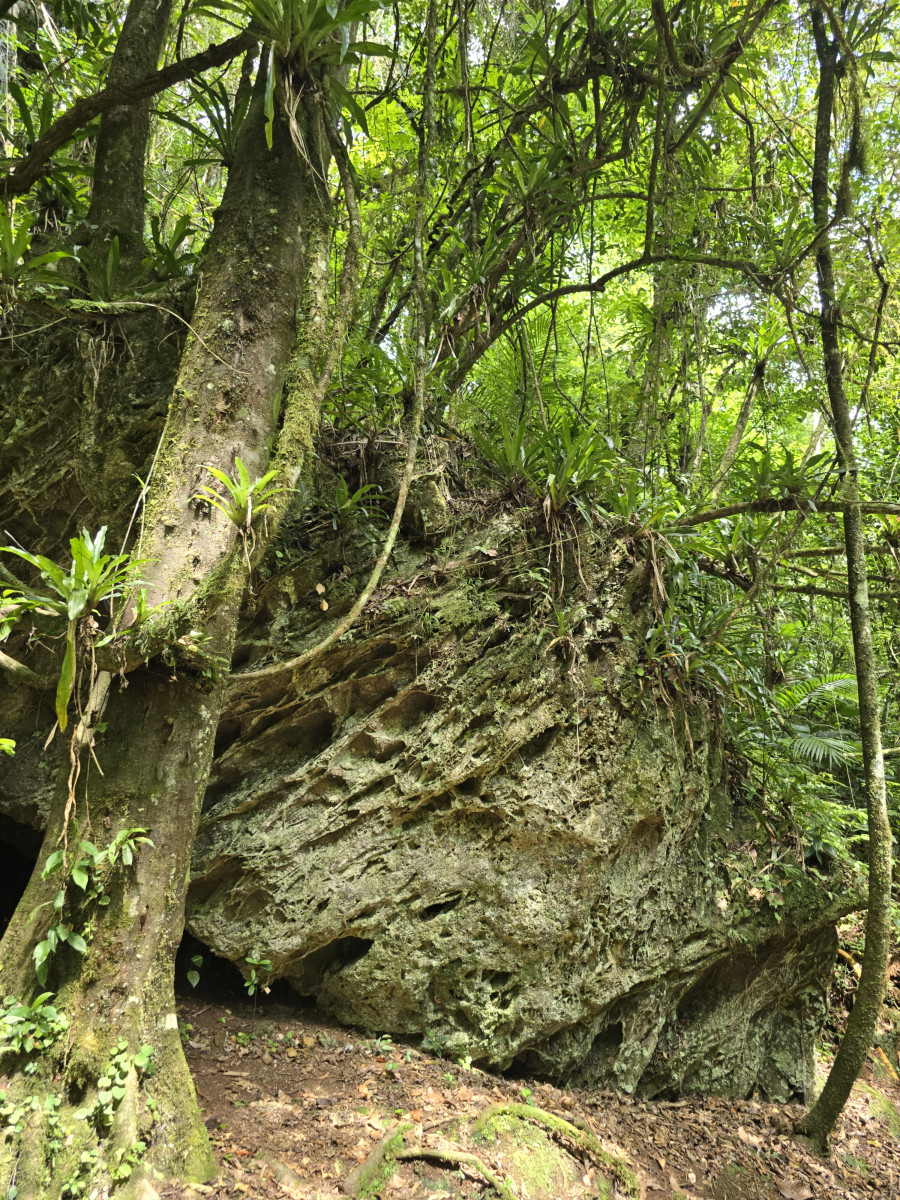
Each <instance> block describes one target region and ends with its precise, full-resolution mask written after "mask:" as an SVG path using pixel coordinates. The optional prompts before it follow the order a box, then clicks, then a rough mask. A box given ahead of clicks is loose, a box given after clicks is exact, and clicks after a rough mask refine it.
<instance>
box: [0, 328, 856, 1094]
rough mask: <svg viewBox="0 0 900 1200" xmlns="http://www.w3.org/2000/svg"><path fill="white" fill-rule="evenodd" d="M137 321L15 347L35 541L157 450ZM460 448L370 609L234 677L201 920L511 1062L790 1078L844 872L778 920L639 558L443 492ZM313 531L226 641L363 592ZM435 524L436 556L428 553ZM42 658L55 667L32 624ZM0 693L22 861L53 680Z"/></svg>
mask: <svg viewBox="0 0 900 1200" xmlns="http://www.w3.org/2000/svg"><path fill="white" fill-rule="evenodd" d="M132 319H133V318H130V317H128V318H126V317H122V318H121V321H126V320H127V321H130V320H132ZM154 319H155V318H154ZM121 321H120V323H119V324H117V325H116V326H115V328H113V327H112V326H110V327H109V328H107V327H106V326H105V325H102V324H101V325H100V326H98V325H97V323H96V321H95V322H94V324H93V325H91V326H90V335H89V334H88V333H87V332H85V331H82V332H80V333H78V332H75V333H73V332H72V331H70V330H69V331H65V332H64V335H63V334H60V345H59V346H58V347H57V351H58V353H55V354H51V355H49V356H47V355H44V354H41V355H38V354H34V355H31V354H30V352H28V351H27V349H26V351H23V352H22V353H20V354H19V355H18V356H16V357H15V358H14V359H12V358H11V359H9V360H8V361H7V362H6V365H5V366H4V368H3V371H2V372H0V394H4V395H9V396H15V401H14V403H13V402H10V403H9V404H5V405H4V406H3V407H2V412H0V480H2V483H0V516H2V517H3V521H2V523H0V527H2V528H9V529H11V530H15V532H16V535H17V536H18V537H19V538H20V540H22V541H23V542H24V543H25V544H27V545H28V546H29V548H30V549H39V550H42V551H43V552H45V553H49V554H51V555H52V554H55V553H57V552H58V551H59V547H60V544H61V542H62V539H64V538H65V537H67V536H68V535H69V534H71V532H72V531H73V529H72V516H73V513H74V515H75V519H76V521H77V522H84V523H86V524H88V525H89V526H91V527H92V528H95V527H96V526H97V525H98V524H99V523H100V522H101V520H108V521H109V522H110V524H111V526H112V528H113V530H114V533H115V538H116V544H118V538H119V537H120V536H121V534H122V533H123V532H124V529H125V526H126V525H127V521H128V518H129V515H130V512H131V508H132V505H133V488H132V479H131V475H132V472H134V471H135V470H137V471H138V473H139V474H142V475H143V476H144V477H146V474H147V471H148V470H149V465H150V461H151V459H152V455H153V449H154V447H155V445H156V440H157V438H158V432H159V428H160V425H161V420H162V416H163V413H164V410H165V402H166V397H167V395H168V388H169V386H170V382H171V373H172V369H173V366H174V362H175V361H176V359H177V353H176V351H177V346H176V344H175V339H174V338H173V337H172V336H171V334H172V329H171V328H170V327H169V326H168V325H167V324H166V323H165V322H162V321H161V322H159V323H158V325H159V327H158V328H156V327H155V326H154V327H153V328H152V329H148V328H145V327H144V326H143V325H142V326H141V329H140V335H141V336H140V337H137V336H135V337H131V336H129V337H127V338H125V337H120V336H119V333H118V332H117V330H120V326H121ZM145 324H146V323H145ZM23 344H24V345H25V346H26V348H27V347H29V346H30V345H31V344H32V343H27V342H26V343H23ZM132 346H135V347H137V349H136V351H133V350H132ZM78 364H80V365H78ZM48 430H50V431H52V432H53V435H54V436H53V438H52V439H49V440H48V438H49V435H48V434H47V431H48ZM45 441H46V443H47V444H46V445H45V444H44V443H45ZM442 445H443V444H437V445H436V446H435V447H434V448H432V449H433V453H432V454H431V457H430V459H429V462H428V463H427V466H426V469H425V471H424V473H423V476H422V480H420V481H419V483H418V485H417V488H416V489H414V493H413V503H412V505H411V507H410V511H409V513H408V520H407V521H406V523H405V527H406V528H407V531H408V533H409V535H410V537H412V538H413V539H418V540H419V543H420V548H419V549H414V548H413V547H412V546H406V547H405V548H403V549H401V551H400V552H399V554H398V557H397V570H396V571H395V572H394V575H393V582H390V583H389V584H388V585H387V586H386V587H384V588H382V590H381V592H380V593H379V597H378V602H377V604H375V605H373V606H370V609H369V613H368V615H367V619H366V623H365V624H364V625H362V626H360V627H359V628H358V629H357V630H356V631H355V632H354V633H353V634H351V635H350V636H349V637H348V638H346V639H344V641H342V642H341V643H340V644H339V645H338V646H337V647H335V648H333V649H332V651H331V652H330V653H328V654H327V655H325V656H323V657H322V658H321V659H320V660H319V661H317V663H316V664H315V667H314V668H313V669H310V670H308V671H306V672H305V673H304V674H303V675H302V676H300V677H298V678H296V679H292V677H291V675H290V673H289V672H287V673H283V674H276V675H274V676H270V677H269V678H267V679H266V680H264V681H257V682H245V683H243V684H242V683H241V682H240V681H238V683H237V684H236V687H235V691H234V694H233V698H232V702H231V705H230V708H229V710H228V712H227V713H226V715H225V718H224V720H223V722H222V725H221V728H220V730H219V737H218V755H217V760H216V767H215V773H214V777H213V782H212V784H211V786H210V789H209V794H208V804H207V812H206V817H205V823H204V826H203V829H202V832H201V836H200V839H199V841H198V844H197V848H196V855H195V862H194V869H193V884H192V889H191V894H190V899H189V911H188V927H189V929H190V930H191V931H192V932H193V933H195V934H196V935H197V936H198V937H200V938H201V939H203V940H204V941H205V942H206V943H207V944H208V945H209V946H210V947H211V948H212V949H213V950H214V951H215V952H216V953H218V954H222V955H225V956H228V957H230V958H232V959H233V960H234V961H235V962H237V963H238V964H241V963H243V962H244V960H245V959H246V958H247V956H248V955H253V954H254V952H255V953H256V955H257V956H261V957H264V958H266V957H267V958H269V959H270V960H271V962H272V965H273V973H274V974H275V975H277V976H281V977H284V978H287V979H289V980H290V981H291V982H292V983H293V985H294V986H295V988H296V989H297V991H298V992H299V993H301V994H303V995H306V996H314V997H316V998H317V1000H318V1002H319V1004H320V1005H322V1006H323V1007H325V1008H327V1009H329V1010H330V1011H331V1012H333V1013H334V1014H335V1015H337V1016H338V1017H339V1018H340V1019H342V1020H344V1021H346V1022H348V1023H351V1024H355V1025H362V1026H365V1027H368V1028H371V1029H374V1030H378V1031H381V1032H394V1033H402V1034H405V1035H410V1034H429V1035H430V1037H431V1040H432V1044H437V1045H440V1044H443V1045H444V1046H445V1047H446V1049H447V1050H448V1052H454V1053H456V1054H469V1055H471V1056H472V1058H473V1059H474V1060H476V1061H479V1062H482V1063H485V1064H490V1065H493V1066H496V1067H510V1066H519V1067H521V1068H523V1069H528V1070H532V1071H534V1070H536V1071H541V1072H544V1073H547V1074H550V1075H552V1076H554V1077H557V1078H563V1079H571V1080H577V1081H580V1082H597V1083H601V1082H608V1083H611V1084H613V1085H615V1086H618V1087H622V1088H626V1089H629V1090H636V1091H641V1092H645V1093H647V1094H660V1093H673V1094H674V1093H679V1092H682V1091H693V1092H712V1093H716V1092H718V1093H725V1094H738V1095H740V1094H746V1093H748V1092H750V1091H752V1090H753V1089H754V1088H759V1089H761V1090H762V1091H764V1092H765V1093H766V1094H768V1095H770V1096H773V1097H787V1096H789V1095H791V1094H795V1093H802V1092H803V1091H804V1090H805V1088H806V1086H807V1084H808V1082H809V1080H810V1078H811V1072H812V1059H811V1055H812V1039H813V1035H814V1032H815V1030H816V1028H817V1026H818V1024H819V1022H820V1020H821V1017H822V1014H823V1009H824V989H825V985H826V982H827V979H828V976H829V974H830V967H831V961H832V957H833V953H834V932H833V928H832V924H833V921H834V918H835V917H836V916H838V915H840V912H841V911H847V910H849V909H850V908H851V907H853V901H854V899H855V898H853V897H851V898H849V899H845V900H844V901H843V903H842V905H841V903H838V904H835V903H834V902H832V901H831V900H830V899H829V898H828V897H827V896H818V895H816V893H815V891H814V889H812V888H811V887H810V888H806V889H804V888H800V887H797V886H795V887H794V888H793V889H792V891H790V892H788V893H787V894H786V897H785V900H786V903H785V908H784V911H783V913H782V915H781V917H780V919H778V918H777V917H776V914H775V913H774V912H773V911H772V910H771V909H770V908H768V907H767V906H766V904H765V903H764V902H753V901H752V900H751V899H750V898H749V894H748V889H747V884H746V882H741V881H739V880H738V876H737V873H736V872H735V870H734V868H735V864H736V863H737V861H738V859H739V858H740V857H741V855H743V861H744V863H745V865H746V862H748V861H749V859H748V858H747V856H746V854H744V852H743V851H742V850H741V845H742V843H744V842H746V840H747V839H748V838H749V837H750V836H751V831H750V830H749V829H748V828H747V827H746V824H745V821H744V817H743V814H742V813H741V811H740V809H739V808H735V807H734V805H733V803H732V800H731V799H730V798H729V795H728V793H727V790H726V788H725V786H724V782H723V779H724V774H723V753H722V748H721V745H720V741H719V734H718V727H717V723H716V720H715V717H714V715H712V714H710V713H709V712H708V711H707V710H706V708H705V707H703V706H702V705H701V704H695V705H694V706H693V707H690V708H687V709H686V708H685V707H684V705H683V704H682V703H681V702H680V701H678V700H676V699H675V698H674V694H668V695H664V694H663V693H662V692H661V691H660V690H659V689H658V688H655V687H653V686H651V684H650V679H649V674H647V675H642V674H641V672H642V670H643V668H641V667H640V665H639V655H638V649H639V647H640V646H641V645H642V644H643V635H644V632H645V629H646V624H647V620H648V616H647V612H646V602H645V600H642V598H641V595H640V592H641V586H642V583H643V572H642V570H641V568H640V567H637V566H635V565H634V564H633V563H632V562H631V561H630V560H629V559H628V557H627V553H626V550H625V549H624V548H623V546H622V544H621V543H619V544H615V543H611V544H606V543H604V542H603V541H601V540H595V539H593V538H592V537H590V536H588V535H586V534H585V535H583V536H582V538H581V545H580V552H579V553H578V554H576V548H575V546H574V545H573V543H572V542H571V540H570V539H571V532H572V531H571V530H569V531H566V532H565V534H564V537H563V539H562V540H561V541H560V543H559V544H558V545H557V547H556V549H555V550H553V548H550V549H548V546H547V532H546V530H544V529H543V528H541V527H540V522H539V521H538V524H537V526H536V525H535V522H534V518H533V517H526V518H525V519H524V521H523V520H520V519H519V517H516V516H513V515H508V516H506V517H502V516H495V517H493V518H491V519H486V518H483V517H482V518H479V519H477V518H476V517H475V515H474V514H470V516H469V517H468V518H466V519H465V520H463V517H462V516H461V508H460V506H457V508H456V510H455V511H454V512H452V513H448V511H447V507H446V504H445V500H444V498H443V495H442V493H441V490H440V488H439V487H438V486H437V485H436V484H435V482H434V476H435V473H436V472H437V471H439V470H440V468H441V466H442V465H443V464H444V462H445V459H446V446H443V449H442ZM39 446H40V447H41V453H38V451H37V447H39ZM75 448H77V450H78V452H77V453H75ZM394 450H395V453H394V458H393V459H392V458H391V457H390V451H386V452H385V457H384V460H383V461H382V463H381V467H380V476H379V477H380V478H381V482H382V486H383V487H384V488H385V490H386V491H387V492H390V491H391V488H392V484H393V483H395V478H394V477H395V476H396V471H397V462H399V461H400V460H401V459H402V447H400V448H399V449H398V448H397V447H394ZM395 459H396V461H394V460H395ZM351 470H352V467H351ZM345 473H346V472H345ZM319 482H320V485H321V486H320V487H319V494H320V496H322V495H327V494H328V485H327V481H322V480H320V481H319ZM333 482H334V481H332V490H333ZM520 516H521V514H520ZM529 521H530V522H531V534H530V535H528V534H526V532H525V526H527V525H528V523H529ZM461 525H465V527H466V528H468V529H469V530H470V532H469V533H468V534H463V533H462V532H460V526H461ZM300 528H301V530H302V528H304V527H303V526H302V523H301V527H300ZM326 529H327V531H328V536H327V537H325V538H322V537H321V535H320V544H319V545H318V547H315V548H312V549H311V548H310V545H309V542H308V540H307V541H306V542H303V546H304V550H303V553H304V555H305V560H304V561H305V565H304V566H301V567H299V568H295V569H292V570H285V571H282V572H281V573H280V574H279V575H277V576H276V577H275V578H273V579H272V580H271V581H270V582H269V584H268V585H267V586H266V587H265V588H264V589H263V590H262V591H261V594H260V595H259V596H258V597H257V598H256V600H255V604H256V615H255V617H254V619H253V621H252V622H251V625H250V627H249V629H248V630H247V632H246V634H245V637H244V640H243V643H242V646H241V647H240V649H239V652H238V658H237V663H238V664H239V665H240V664H241V663H243V664H248V665H250V666H252V665H254V663H255V661H256V660H257V659H259V658H261V657H264V656H266V655H269V656H271V657H274V658H276V659H279V658H289V657H290V656H291V654H292V653H295V652H296V651H297V650H299V649H303V648H305V647H306V646H307V645H310V644H313V643H314V642H316V641H317V640H318V639H319V637H320V636H321V635H322V633H324V632H325V631H326V630H327V628H328V622H329V621H330V620H331V619H332V618H334V617H339V616H340V615H341V614H342V612H343V611H344V610H345V608H346V607H347V605H348V604H349V602H350V597H351V596H352V595H353V594H355V591H356V590H357V589H358V579H353V578H351V577H350V575H349V572H348V571H347V570H345V569H344V555H345V554H346V555H347V557H348V558H349V560H350V561H351V562H354V561H355V560H354V553H355V551H354V539H353V537H352V536H349V535H348V538H347V544H346V546H345V545H344V544H343V542H342V536H343V535H341V536H337V537H331V531H330V523H329V522H328V521H327V520H326ZM448 529H449V530H450V532H449V533H447V530H448ZM339 533H340V531H339ZM442 533H446V538H445V543H444V544H442V545H441V547H440V551H439V552H436V553H435V554H433V555H432V554H429V553H428V552H427V551H426V550H425V549H422V548H421V542H422V539H425V538H429V537H430V538H432V539H434V538H435V537H436V536H440V535H441V534H442ZM303 536H304V537H305V536H306V534H304V535H303ZM288 540H290V537H289V538H288ZM356 546H357V551H358V547H359V539H357V540H356ZM561 546H565V564H564V569H563V570H562V572H561V574H562V585H561V586H559V585H558V583H557V582H556V581H557V580H558V579H559V577H560V570H559V567H560V562H559V555H560V547H561ZM282 552H283V553H286V554H290V553H291V551H290V548H289V547H288V546H285V547H284V548H283V551H282ZM548 555H549V558H548ZM282 561H284V560H282ZM548 563H549V565H550V567H551V568H552V569H551V570H548ZM319 582H322V583H325V584H326V585H327V588H328V592H327V595H328V600H329V603H330V608H329V610H328V615H327V616H323V615H322V613H321V612H320V610H319V597H318V596H317V595H316V593H315V585H316V584H317V583H319ZM20 643H21V644H20ZM12 649H13V651H14V652H16V653H20V652H21V653H22V655H24V653H25V650H26V646H25V639H24V636H23V637H22V638H21V639H19V641H18V642H17V644H16V645H15V646H13V647H12ZM27 661H28V662H29V664H30V665H31V666H32V667H33V668H34V669H35V670H37V671H38V672H41V671H44V670H49V669H50V668H52V666H53V658H52V655H51V654H50V653H49V652H47V651H44V650H41V648H40V647H38V648H37V649H36V650H35V651H34V652H33V653H32V654H30V655H29V656H28V660H27ZM163 679H164V676H161V682H162V680H163ZM0 693H2V694H0V700H2V707H3V719H4V725H3V730H2V732H3V733H4V735H6V736H13V737H15V738H16V739H17V741H18V748H17V754H16V757H15V758H14V759H4V761H3V762H2V763H0V775H2V780H0V813H2V814H3V816H4V817H5V818H12V821H9V820H7V821H6V825H5V826H4V827H3V828H2V829H0V839H2V840H3V841H4V842H6V843H8V844H11V845H14V846H17V847H18V849H20V850H21V851H22V853H23V855H24V856H26V858H27V854H28V853H30V852H31V851H30V850H29V846H30V842H28V838H27V830H26V829H25V828H24V826H25V825H29V826H31V827H33V828H40V827H41V826H42V824H43V822H44V821H45V820H46V810H47V803H48V799H49V795H50V792H51V789H52V787H53V780H54V777H55V774H56V771H57V769H59V767H60V766H62V768H63V769H65V762H64V761H63V760H64V758H65V753H64V752H65V747H64V745H63V744H62V742H61V739H59V738H57V739H56V742H55V743H54V744H53V745H51V746H50V748H49V749H46V748H45V747H44V740H45V735H46V732H47V731H48V730H49V728H50V727H51V725H52V721H53V717H52V688H49V689H48V691H47V693H46V695H44V696H41V694H40V693H36V692H26V691H23V690H17V689H15V688H12V687H10V686H8V685H7V683H6V680H5V678H4V677H0ZM99 752H100V754H101V756H102V754H103V747H102V745H101V746H100V747H99ZM15 822H19V823H20V824H18V825H16V824H15ZM7 827H8V828H7ZM26 843H27V844H26ZM23 861H25V858H23ZM745 874H746V871H745ZM8 899H10V901H11V902H13V903H14V899H15V898H14V897H8Z"/></svg>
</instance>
